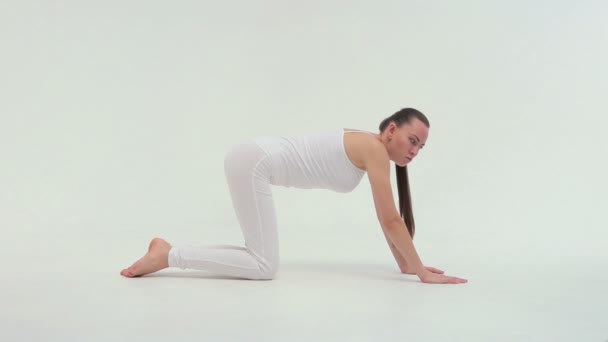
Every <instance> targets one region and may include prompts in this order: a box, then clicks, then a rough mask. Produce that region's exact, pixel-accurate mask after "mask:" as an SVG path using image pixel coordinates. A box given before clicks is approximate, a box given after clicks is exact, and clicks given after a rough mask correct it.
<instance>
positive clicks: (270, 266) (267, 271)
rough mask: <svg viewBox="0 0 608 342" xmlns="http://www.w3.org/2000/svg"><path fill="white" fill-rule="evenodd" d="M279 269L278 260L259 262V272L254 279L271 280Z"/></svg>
mask: <svg viewBox="0 0 608 342" xmlns="http://www.w3.org/2000/svg"><path fill="white" fill-rule="evenodd" d="M278 270H279V263H278V261H273V262H269V263H262V264H260V272H259V274H258V277H257V278H256V279H258V280H272V279H274V278H276V274H277V272H278Z"/></svg>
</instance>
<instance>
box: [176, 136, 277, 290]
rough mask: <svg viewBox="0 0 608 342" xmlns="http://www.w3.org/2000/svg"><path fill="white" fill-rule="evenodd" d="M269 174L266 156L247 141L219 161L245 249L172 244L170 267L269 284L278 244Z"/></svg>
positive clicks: (226, 246) (274, 266) (230, 246)
mask: <svg viewBox="0 0 608 342" xmlns="http://www.w3.org/2000/svg"><path fill="white" fill-rule="evenodd" d="M270 170H271V165H270V160H269V159H268V156H267V155H266V153H265V152H264V151H263V150H262V149H261V148H260V147H259V146H258V145H256V144H255V143H254V142H253V141H252V140H247V141H243V142H240V143H238V144H235V145H234V146H232V148H231V149H230V150H229V151H228V152H227V153H226V156H225V159H224V172H225V174H226V180H227V182H228V188H229V190H230V196H231V198H232V204H233V207H234V210H235V213H236V217H237V219H238V222H239V224H240V227H241V230H242V232H243V236H244V239H245V246H244V247H241V246H232V245H218V244H215V245H209V244H208V245H203V246H192V245H173V246H172V247H171V249H170V251H169V255H168V263H169V266H171V267H179V268H181V269H186V268H190V269H197V270H205V271H210V272H213V273H218V274H223V275H230V276H235V277H242V278H247V279H273V278H274V276H275V273H276V272H277V269H278V264H279V243H278V232H277V219H276V213H275V206H274V201H273V198H272V192H271V189H270V183H269V177H270Z"/></svg>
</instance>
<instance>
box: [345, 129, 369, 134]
mask: <svg viewBox="0 0 608 342" xmlns="http://www.w3.org/2000/svg"><path fill="white" fill-rule="evenodd" d="M344 132H345V133H350V132H355V133H358V132H363V133H368V134H375V133H372V132H368V131H361V130H346V131H344Z"/></svg>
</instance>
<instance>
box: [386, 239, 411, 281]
mask: <svg viewBox="0 0 608 342" xmlns="http://www.w3.org/2000/svg"><path fill="white" fill-rule="evenodd" d="M382 233H383V234H384V238H385V239H386V243H388V247H389V248H390V249H391V253H393V256H394V257H395V261H396V262H397V265H398V266H399V270H400V271H401V273H408V269H407V261H405V259H404V258H403V256H402V255H401V253H399V251H398V250H397V248H396V247H395V245H394V244H393V242H392V241H391V239H390V238H389V237H388V234H386V232H385V231H384V229H382Z"/></svg>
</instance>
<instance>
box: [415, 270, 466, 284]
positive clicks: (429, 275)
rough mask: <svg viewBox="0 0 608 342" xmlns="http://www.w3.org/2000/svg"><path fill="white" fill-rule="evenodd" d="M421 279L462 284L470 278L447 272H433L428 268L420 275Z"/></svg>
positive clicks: (432, 282) (439, 282)
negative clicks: (447, 274)
mask: <svg viewBox="0 0 608 342" xmlns="http://www.w3.org/2000/svg"><path fill="white" fill-rule="evenodd" d="M418 278H420V281H421V282H423V283H429V284H461V283H466V282H467V281H468V280H466V279H463V278H458V277H451V276H446V275H445V274H439V273H433V272H431V271H429V270H427V269H425V270H424V271H422V273H421V274H420V275H419V276H418Z"/></svg>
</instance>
